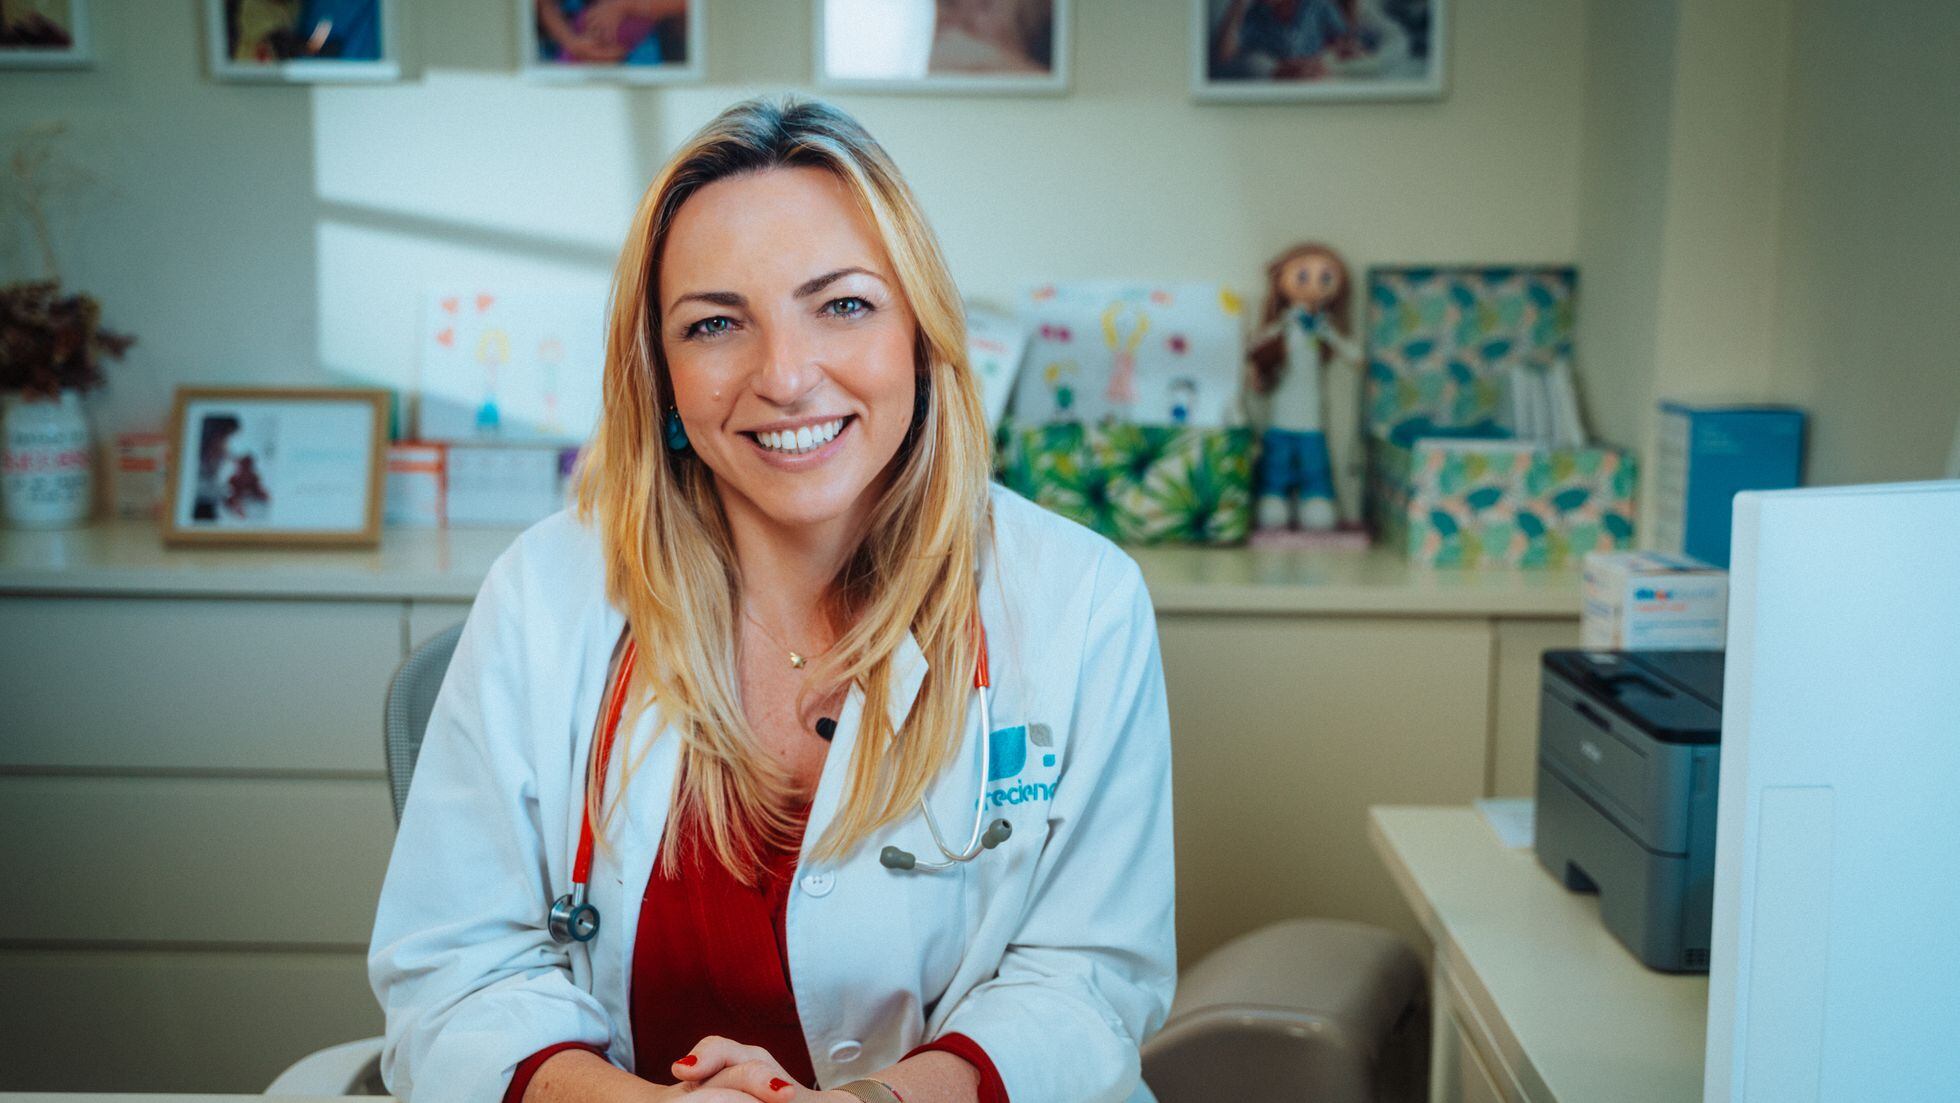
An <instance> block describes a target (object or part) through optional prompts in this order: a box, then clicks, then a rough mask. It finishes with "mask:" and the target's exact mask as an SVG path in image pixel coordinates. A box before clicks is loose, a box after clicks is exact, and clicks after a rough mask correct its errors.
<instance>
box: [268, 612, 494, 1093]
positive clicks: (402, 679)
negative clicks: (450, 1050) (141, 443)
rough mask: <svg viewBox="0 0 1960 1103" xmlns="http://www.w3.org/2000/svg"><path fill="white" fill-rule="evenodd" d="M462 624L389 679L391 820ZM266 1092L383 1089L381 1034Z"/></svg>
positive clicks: (317, 1056) (324, 1054) (385, 712)
mask: <svg viewBox="0 0 1960 1103" xmlns="http://www.w3.org/2000/svg"><path fill="white" fill-rule="evenodd" d="M462 635H463V626H462V625H460V624H458V625H456V626H454V627H452V628H448V629H445V630H443V631H441V632H438V633H436V634H435V635H434V636H431V637H430V638H428V639H426V640H424V641H422V643H421V644H419V645H417V646H416V648H415V650H414V651H411V652H409V656H408V658H407V659H406V660H404V661H403V662H402V665H401V666H400V667H398V668H397V669H396V670H395V676H394V677H392V678H390V679H388V696H387V699H386V701H385V703H384V705H383V708H382V714H381V746H382V750H383V751H384V752H385V753H386V755H387V759H388V788H389V790H390V792H391V794H392V795H393V797H394V800H395V823H397V824H400V823H401V822H402V808H403V807H404V806H406V805H407V804H408V783H409V781H410V779H412V778H413V777H414V775H415V757H416V756H417V755H419V754H421V753H422V735H423V733H424V732H426V731H427V730H428V727H429V714H430V713H431V712H433V711H435V707H436V693H437V692H438V691H439V690H441V689H442V679H443V675H445V674H447V673H448V672H449V660H450V658H451V657H452V656H454V655H455V654H456V641H457V640H458V639H460V638H462ZM265 1094H267V1095H325V1096H336V1095H387V1094H388V1088H387V1086H386V1085H385V1084H383V1083H382V1082H381V1039H379V1038H362V1039H361V1040H360V1041H358V1042H344V1043H342V1044H340V1045H337V1046H329V1047H328V1048H326V1049H323V1050H320V1051H319V1052H317V1053H310V1054H308V1055H306V1056H305V1057H302V1058H300V1059H299V1060H298V1061H296V1062H294V1064H293V1065H292V1066H291V1067H289V1068H288V1069H286V1071H284V1072H282V1073H280V1074H279V1076H278V1078H277V1079H275V1080H273V1082H272V1083H271V1085H270V1086H268V1087H267V1088H266V1089H265Z"/></svg>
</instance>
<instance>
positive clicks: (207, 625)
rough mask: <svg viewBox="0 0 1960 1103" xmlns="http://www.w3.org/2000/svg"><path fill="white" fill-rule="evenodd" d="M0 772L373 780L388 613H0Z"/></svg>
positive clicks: (187, 604)
mask: <svg viewBox="0 0 1960 1103" xmlns="http://www.w3.org/2000/svg"><path fill="white" fill-rule="evenodd" d="M0 623H4V624H5V625H6V629H5V631H4V632H0V699H4V700H5V701H6V702H7V717H6V726H7V736H6V738H5V739H4V740H0V768H4V767H22V766H26V767H57V768H59V767H82V768H102V767H107V768H130V767H137V768H161V769H183V770H213V769H222V770H240V769H244V770H251V769H276V770H333V771H357V772H361V773H368V774H377V775H378V774H380V773H382V772H383V771H384V770H385V769H386V766H385V765H384V761H385V760H384V759H383V756H382V752H381V703H382V697H383V695H384V694H385V693H386V691H387V687H388V679H389V677H390V676H392V675H393V673H394V671H395V668H396V667H397V666H399V665H400V663H401V659H402V623H403V611H402V604H401V603H400V602H362V601H350V602H325V601H220V600H210V599H203V600H196V601H185V600H177V599H170V598H88V597H7V598H0Z"/></svg>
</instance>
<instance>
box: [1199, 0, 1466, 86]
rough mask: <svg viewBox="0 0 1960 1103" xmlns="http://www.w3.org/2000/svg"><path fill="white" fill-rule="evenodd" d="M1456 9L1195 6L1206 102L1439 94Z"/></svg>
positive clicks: (1251, 1) (1301, 2) (1335, 2)
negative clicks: (1449, 18) (1449, 19)
mask: <svg viewBox="0 0 1960 1103" xmlns="http://www.w3.org/2000/svg"><path fill="white" fill-rule="evenodd" d="M1449 4H1450V0H1191V43H1192V49H1191V92H1192V95H1193V96H1195V97H1196V98H1197V99H1200V100H1225V101H1240V102H1244V101H1255V102H1256V101H1262V100H1263V101H1298V100H1398V99H1434V98H1437V97H1440V96H1441V95H1442V94H1443V59H1444V55H1445V45H1446V43H1447V37H1446V36H1445V34H1444V29H1445V28H1444V24H1445V18H1444V17H1445V14H1446V12H1447V10H1448V8H1449Z"/></svg>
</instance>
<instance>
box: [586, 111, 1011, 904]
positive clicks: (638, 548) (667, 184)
mask: <svg viewBox="0 0 1960 1103" xmlns="http://www.w3.org/2000/svg"><path fill="white" fill-rule="evenodd" d="M792 166H794V167H814V168H821V169H824V170H827V171H829V172H832V173H834V174H835V175H836V176H837V177H838V179H840V180H841V181H842V182H844V183H845V184H846V185H847V187H848V189H849V190H850V192H851V193H852V194H853V195H854V197H855V199H856V200H857V202H858V203H859V204H860V206H861V208H862V210H863V211H864V212H865V213H866V215H867V216H868V217H869V219H870V221H871V222H872V224H873V225H874V226H875V227H876V228H877V232H878V236H879V237H880V238H881V239H882V240H883V243H884V247H885V251H886V254H887V255H888V256H889V258H890V260H891V263H892V267H893V269H894V270H895V273H896V275H897V279H898V283H899V286H900V288H901V289H902V291H903V293H904V295H905V298H906V300H907V302H908V303H909V305H910V306H911V308H912V313H913V316H914V318H915V319H916V321H917V326H918V331H917V336H916V338H915V340H914V342H913V361H914V367H915V370H916V371H917V373H918V375H917V379H918V386H919V389H918V394H919V399H918V403H917V406H916V409H915V411H914V416H913V422H912V427H911V429H910V431H909V432H908V433H907V434H906V437H905V442H904V443H903V444H902V445H901V446H900V448H899V452H898V456H897V458H896V460H895V461H894V464H893V467H892V470H891V474H890V477H889V479H888V481H887V483H886V489H885V491H884V493H883V495H882V497H881V500H880V501H879V502H878V504H877V507H876V509H875V510H874V511H873V512H872V515H871V521H870V524H869V526H868V528H867V531H866V532H865V533H864V534H863V538H862V540H861V541H860V542H859V544H858V546H857V547H856V549H855V550H854V551H853V552H852V554H851V555H850V556H849V557H848V559H847V560H846V562H845V565H844V567H843V569H842V570H841V571H840V572H839V573H838V575H837V577H836V578H835V579H834V580H833V583H832V586H831V592H830V594H829V595H828V603H829V604H828V607H827V609H826V612H827V613H828V614H829V615H831V616H832V617H833V620H834V623H837V624H839V625H840V626H844V631H843V634H842V635H841V636H840V637H839V638H838V639H837V641H836V643H835V644H833V645H832V647H831V648H830V650H829V651H827V652H826V653H825V654H824V655H823V657H822V658H821V659H820V660H817V661H815V662H813V663H812V665H811V667H810V668H809V670H810V673H811V676H812V677H811V684H812V685H813V686H840V685H846V684H851V683H855V684H856V685H858V686H860V687H861V688H862V690H863V692H864V701H865V707H864V709H863V716H862V719H861V721H860V726H859V729H858V736H857V744H856V749H855V751H854V753H853V755H852V759H851V763H850V774H849V785H848V788H847V789H846V790H845V794H844V797H843V801H842V804H841V806H840V809H839V812H838V815H837V816H836V818H835V820H833V821H832V823H831V825H830V827H829V829H828V830H827V831H826V832H825V833H824V836H823V837H822V838H821V839H819V840H818V843H817V846H816V847H815V849H814V852H813V854H814V857H815V858H816V859H818V860H823V859H827V858H834V857H838V856H841V855H843V854H845V853H847V852H848V851H850V850H852V849H854V848H855V847H856V846H858V845H859V844H860V843H862V842H863V841H864V840H865V839H866V838H868V837H869V836H870V835H871V834H872V833H873V832H875V831H877V830H879V829H880V828H882V827H884V826H886V825H887V824H890V823H893V822H895V821H897V820H899V819H901V818H903V817H904V816H906V815H908V814H909V812H910V809H911V808H912V807H913V806H914V805H916V804H917V803H918V800H919V798H920V796H921V795H922V794H923V793H924V792H925V789H926V787H927V786H928V785H929V784H931V782H932V780H933V779H934V778H935V777H937V776H938V774H939V772H940V771H941V770H942V769H943V768H944V767H945V766H946V764H947V763H948V762H949V761H950V760H951V759H952V757H953V756H954V755H955V754H956V753H957V751H958V749H959V745H960V741H961V733H962V731H963V728H964V717H965V713H966V707H967V698H968V694H969V693H970V691H971V688H972V677H973V667H974V657H975V644H974V640H973V637H972V627H973V625H974V624H975V623H977V620H978V615H979V595H978V592H977V586H976V582H975V574H974V569H975V565H976V563H977V561H978V554H979V552H978V548H979V543H980V540H981V539H982V537H983V536H984V535H985V534H986V532H987V531H988V529H987V526H988V524H989V517H990V514H989V510H988V496H987V480H988V472H989V459H990V455H991V453H990V446H989V441H988V437H987V430H986V418H985V415H984V414H983V413H982V410H981V405H980V398H979V393H978V391H977V389H976V386H975V383H974V380H973V376H972V372H971V370H970V367H969V365H968V362H967V356H966V319H965V315H964V313H963V311H962V308H961V305H960V298H959V292H958V289H957V288H956V287H955V286H954V283H953V279H952V276H951V274H950V273H949V272H948V271H947V269H946V263H945V260H944V259H943V258H942V257H941V255H940V251H939V245H938V242H937V240H936V239H935V238H934V236H933V233H932V229H931V227H930V226H929V225H928V224H927V222H926V219H925V215H924V213H923V212H922V211H921V210H920V208H919V205H918V202H917V200H915V199H914V198H913V196H912V192H911V189H909V188H908V187H907V186H906V184H905V181H904V179H903V178H902V177H900V175H899V173H898V169H897V167H896V166H895V165H894V164H893V163H892V161H891V158H890V157H889V156H888V155H887V154H886V153H885V151H884V150H883V149H882V148H881V147H880V146H879V145H878V143H877V142H876V141H874V140H873V139H872V137H871V136H870V135H869V134H868V133H866V132H865V130H864V128H863V127H861V126H860V125H859V124H858V123H857V122H856V120H854V119H852V118H851V117H850V116H849V115H846V114H845V113H843V112H842V111H839V110H838V109H836V108H835V107H832V106H830V105H828V104H825V103H822V102H816V101H809V100H800V99H797V98H794V97H786V98H784V99H782V100H780V101H775V102H771V101H767V100H760V99H756V100H748V101H745V102H742V103H738V104H736V105H734V106H733V107H730V108H728V109H727V110H725V111H723V112H722V113H721V114H720V115H718V116H716V117H715V119H714V120H713V121H711V122H709V123H708V124H707V125H706V126H704V127H702V128H701V130H700V131H699V132H698V133H696V134H695V135H694V136H693V137H692V138H690V139H688V141H687V142H686V143H685V144H684V145H682V146H681V148H680V149H679V150H678V151H677V152H676V153H675V154H674V156H673V158H672V159H671V160H670V161H669V162H668V163H667V165H666V167H665V168H663V169H662V170H661V171H660V174H659V175H658V176H656V177H654V180H653V183H652V184H651V185H650V186H649V187H648V188H647V192H646V195H645V197H643V198H642V199H641V201H640V207H639V211H638V213H637V214H636V215H635V216H634V219H633V226H632V230H631V231H630V232H629V234H628V235H627V239H626V245H625V247H624V248H623V249H622V250H621V252H620V257H619V267H618V270H617V272H616V273H615V275H614V281H613V292H612V305H611V309H610V322H609V327H608V332H607V337H606V370H605V382H604V391H605V408H604V412H603V414H602V415H601V417H600V421H599V428H598V432H597V434H596V436H595V438H594V441H593V443H592V446H591V448H590V449H589V450H588V452H587V454H586V457H585V460H584V462H583V465H582V468H581V471H580V473H579V480H578V511H579V516H580V518H581V519H582V520H585V521H587V522H589V523H593V524H594V525H595V527H596V528H597V530H598V532H599V533H600V536H601V539H602V542H603V543H604V546H605V560H606V585H607V591H608V594H609V596H610V597H611V599H612V601H613V603H614V604H615V605H617V606H618V607H619V608H620V609H622V610H624V611H625V614H626V622H627V629H628V631H629V632H631V634H632V637H633V640H634V641H635V643H636V644H637V646H638V648H639V656H640V659H639V662H638V665H637V668H636V670H635V672H634V676H633V679H632V684H631V686H630V687H629V693H630V696H629V698H628V700H629V701H630V702H631V703H632V706H633V709H632V712H629V716H631V715H632V714H633V713H634V712H637V711H638V710H640V709H643V708H645V707H648V706H649V705H657V707H658V708H659V709H660V710H661V719H662V721H663V722H664V723H665V725H667V726H670V727H671V728H672V729H673V730H675V731H677V732H679V737H680V740H681V751H680V758H681V764H680V769H679V771H678V772H677V774H676V777H675V783H674V791H673V793H672V794H671V798H670V799H671V800H672V805H671V809H672V810H671V813H670V817H669V824H670V829H669V830H668V831H667V833H666V838H665V840H664V841H663V842H662V845H661V858H660V861H661V870H662V872H663V873H664V874H666V875H668V876H673V875H675V874H677V873H678V872H679V870H680V869H681V868H682V867H681V864H680V863H681V855H680V853H679V848H678V846H677V844H676V840H677V839H678V838H680V837H682V836H686V837H688V838H690V839H692V840H695V841H697V842H699V843H702V844H705V845H706V846H707V848H708V850H709V851H710V852H711V853H712V854H713V855H714V856H715V857H716V858H717V859H718V860H719V861H720V862H721V863H722V865H724V866H725V867H727V868H728V870H729V871H730V872H731V873H732V874H734V875H735V876H736V877H738V878H740V879H742V880H744V881H752V880H753V878H754V876H755V875H756V874H757V873H758V872H759V869H760V862H761V856H762V855H761V851H760V847H761V846H762V845H763V844H764V843H768V844H769V845H772V846H782V845H786V844H787V843H788V841H789V840H790V839H792V838H793V837H794V832H795V830H796V823H795V818H794V816H793V815H792V813H791V810H790V806H791V796H792V794H791V784H790V777H789V774H788V772H787V771H786V770H785V769H784V768H783V767H781V766H780V765H778V764H777V763H775V762H774V761H772V760H771V759H770V758H769V757H768V756H766V755H764V754H762V753H761V752H760V751H759V749H758V743H757V739H756V736H755V733H754V731H753V730H752V729H751V728H750V726H749V723H748V720H747V719H746V718H745V717H744V715H743V712H742V704H741V695H740V688H739V679H738V677H737V672H736V662H735V636H736V617H737V613H736V610H737V609H738V608H739V604H738V602H739V601H740V586H741V580H740V576H739V572H738V570H737V568H736V560H735V551H734V543H733V540H732V537H731V535H730V532H729V528H728V519H727V516H726V514H725V513H724V512H723V510H722V506H721V501H720V498H719V496H718V495H717V494H716V492H715V488H714V481H713V477H712V474H711V472H709V470H708V469H707V467H706V466H705V465H704V464H703V463H702V462H701V460H700V458H699V457H697V456H695V455H694V454H693V453H692V452H687V451H683V452H674V451H670V450H669V449H668V448H667V447H666V446H665V443H664V439H663V433H662V429H663V414H664V412H665V411H666V410H667V409H669V408H670V407H671V406H672V404H673V401H674V396H673V389H672V381H671V378H670V376H669V375H668V371H667V363H666V359H665V356H664V354H663V352H662V350H661V344H660V338H659V334H660V332H661V327H660V316H659V303H660V289H659V271H658V269H659V263H660V257H661V252H662V248H663V246H664V244H665V242H666V239H667V234H668V232H669V230H670V228H671V227H672V225H673V222H674V217H675V215H676V213H677V212H678V211H679V210H680V209H681V205H682V204H684V203H685V202H686V201H687V199H688V197H689V196H691V195H693V194H694V193H695V192H696V191H698V190H700V189H701V188H702V187H703V186H705V185H707V184H710V183H713V182H714V181H717V180H721V179H725V178H728V177H732V176H738V175H743V174H748V173H753V172H759V171H763V170H767V169H771V168H777V167H792ZM907 631H910V632H912V633H913V635H914V636H915V637H916V638H917V640H918V644H919V647H920V649H921V650H922V651H923V652H924V653H925V657H926V660H927V663H928V665H929V671H928V673H927V675H926V678H925V682H924V684H923V686H921V688H920V690H919V694H918V697H917V699H916V700H915V701H914V703H913V706H912V709H911V711H910V713H909V714H908V715H907V717H906V719H905V722H904V726H903V728H902V729H900V730H894V729H893V727H892V723H891V719H890V716H889V715H888V713H887V710H886V705H885V702H886V699H887V695H888V694H889V693H890V691H891V688H892V683H893V670H892V665H893V664H892V657H893V655H894V653H895V652H896V650H897V649H898V647H899V645H900V644H901V643H902V642H903V641H904V639H905V634H906V632H907ZM621 730H622V731H629V730H631V728H630V726H629V724H628V723H625V722H623V723H622V724H621ZM644 751H645V748H641V752H640V755H634V754H631V753H629V751H628V749H627V748H624V747H622V748H620V749H619V751H618V752H617V753H618V757H619V758H620V759H621V767H622V772H621V774H620V777H619V785H618V788H617V794H618V795H617V796H616V797H615V799H614V800H613V801H610V802H609V801H607V799H606V794H605V793H604V792H602V790H601V786H599V785H598V784H596V773H597V771H598V769H599V768H600V765H601V764H600V763H599V762H598V761H596V760H595V761H594V762H593V763H592V764H591V766H590V767H589V772H588V784H587V785H586V807H587V810H588V812H589V814H591V816H592V818H593V820H592V822H593V823H595V824H600V825H601V828H600V830H599V831H598V832H596V834H598V835H599V837H600V839H601V842H602V845H603V840H604V835H605V832H604V825H605V823H606V821H607V819H608V818H609V816H610V814H611V812H612V811H613V810H614V809H615V808H616V807H617V805H618V803H619V799H620V798H621V797H623V796H624V794H625V792H626V788H627V785H628V783H629V782H630V780H631V778H632V774H633V768H634V766H635V765H636V764H637V762H638V761H639V758H640V757H641V756H643V755H644ZM675 826H679V827H680V828H681V830H679V831H677V830H674V829H673V827H675Z"/></svg>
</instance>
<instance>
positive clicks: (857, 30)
mask: <svg viewBox="0 0 1960 1103" xmlns="http://www.w3.org/2000/svg"><path fill="white" fill-rule="evenodd" d="M813 2H814V4H815V5H816V14H815V26H816V36H815V37H816V60H815V71H816V76H817V81H816V82H817V86H818V87H819V88H823V89H826V90H832V91H848V92H951V93H980V94H1016V93H1018V94H1031V95H1061V94H1063V93H1065V92H1067V91H1068V59H1069V27H1070V20H1069V0H813Z"/></svg>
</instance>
